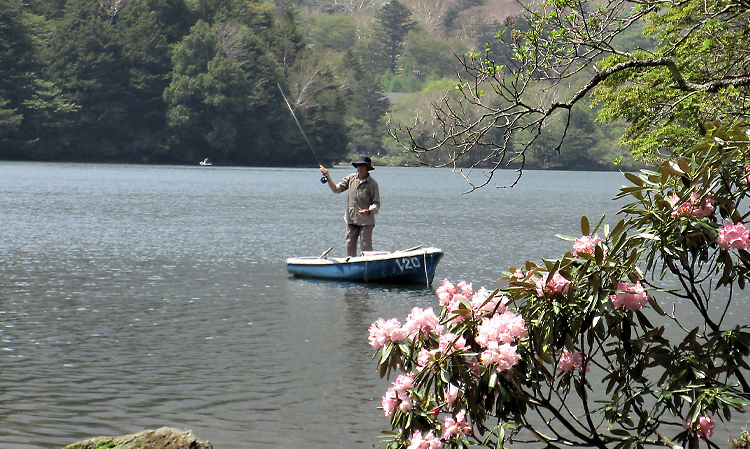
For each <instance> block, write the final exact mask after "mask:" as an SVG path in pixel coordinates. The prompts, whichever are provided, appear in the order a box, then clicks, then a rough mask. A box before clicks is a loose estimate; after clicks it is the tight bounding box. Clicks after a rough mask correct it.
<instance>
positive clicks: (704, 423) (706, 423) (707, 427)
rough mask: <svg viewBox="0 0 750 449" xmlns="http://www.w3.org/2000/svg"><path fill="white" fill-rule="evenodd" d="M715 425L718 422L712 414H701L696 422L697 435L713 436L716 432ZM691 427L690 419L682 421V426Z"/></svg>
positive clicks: (699, 436) (700, 436)
mask: <svg viewBox="0 0 750 449" xmlns="http://www.w3.org/2000/svg"><path fill="white" fill-rule="evenodd" d="M714 426H716V422H715V421H714V420H713V418H712V417H711V415H707V414H704V415H701V416H699V417H698V420H697V421H696V423H695V435H696V436H697V437H698V438H711V436H713V434H714ZM690 427H691V426H690V423H689V422H688V420H687V419H684V420H683V421H682V428H683V429H687V430H690Z"/></svg>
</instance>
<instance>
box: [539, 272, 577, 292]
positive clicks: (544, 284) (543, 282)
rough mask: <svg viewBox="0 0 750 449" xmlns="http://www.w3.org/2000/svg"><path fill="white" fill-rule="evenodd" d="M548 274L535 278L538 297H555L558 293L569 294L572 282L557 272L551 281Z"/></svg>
mask: <svg viewBox="0 0 750 449" xmlns="http://www.w3.org/2000/svg"><path fill="white" fill-rule="evenodd" d="M548 278H549V274H548V273H542V275H541V277H538V278H537V277H534V278H533V279H534V283H535V284H536V295H537V296H538V297H540V298H541V297H542V296H544V295H545V293H546V294H547V296H554V295H555V294H556V293H568V289H569V288H570V281H569V280H567V279H565V278H564V277H563V275H561V274H560V273H559V272H555V274H553V275H552V278H551V279H548Z"/></svg>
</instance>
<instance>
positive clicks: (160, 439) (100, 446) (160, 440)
mask: <svg viewBox="0 0 750 449" xmlns="http://www.w3.org/2000/svg"><path fill="white" fill-rule="evenodd" d="M65 449H213V446H211V443H209V442H208V441H205V442H204V441H199V440H198V439H197V438H195V436H193V432H191V431H189V430H178V429H171V428H169V427H162V428H161V429H157V430H144V431H143V432H140V433H135V434H133V435H125V436H122V437H99V438H93V439H91V440H86V441H81V442H79V443H73V444H71V445H68V446H65Z"/></svg>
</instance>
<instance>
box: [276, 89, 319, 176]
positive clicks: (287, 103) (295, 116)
mask: <svg viewBox="0 0 750 449" xmlns="http://www.w3.org/2000/svg"><path fill="white" fill-rule="evenodd" d="M276 85H277V86H279V91H280V92H281V96H282V97H284V102H285V103H286V106H287V107H288V108H289V112H291V113H292V117H294V121H295V122H296V123H297V126H298V127H299V130H300V132H301V133H302V137H304V138H305V142H307V146H308V147H310V151H312V154H313V156H315V159H316V160H317V161H318V165H320V166H323V162H322V160H321V159H320V156H318V153H316V152H315V149H314V148H313V146H312V145H311V144H310V140H309V139H308V138H307V135H306V134H305V130H303V129H302V125H300V123H299V120H297V115H296V114H295V113H294V109H292V105H291V104H290V103H289V100H287V99H286V95H284V90H283V89H282V88H281V83H276ZM327 182H328V178H326V177H325V176H323V177H322V178H320V183H321V184H325V183H327Z"/></svg>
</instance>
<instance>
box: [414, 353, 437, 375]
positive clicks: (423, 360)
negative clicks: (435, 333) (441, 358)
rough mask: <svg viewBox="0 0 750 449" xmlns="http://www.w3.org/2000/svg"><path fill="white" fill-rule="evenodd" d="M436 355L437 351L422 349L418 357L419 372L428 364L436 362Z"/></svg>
mask: <svg viewBox="0 0 750 449" xmlns="http://www.w3.org/2000/svg"><path fill="white" fill-rule="evenodd" d="M436 355H437V350H432V351H430V350H428V349H425V348H422V349H421V350H420V351H419V355H418V356H417V366H418V367H419V370H420V371H422V370H423V369H424V368H425V367H426V366H427V365H428V364H430V363H433V362H435V360H436V359H435V356H436Z"/></svg>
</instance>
